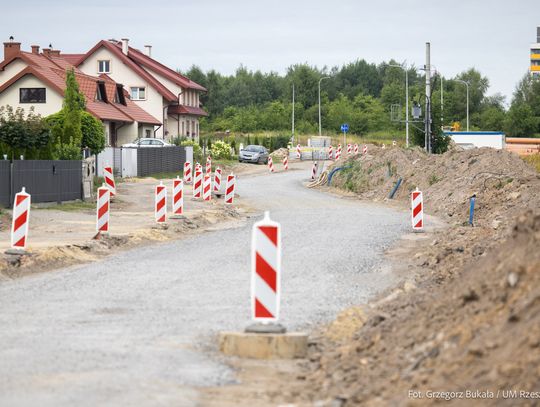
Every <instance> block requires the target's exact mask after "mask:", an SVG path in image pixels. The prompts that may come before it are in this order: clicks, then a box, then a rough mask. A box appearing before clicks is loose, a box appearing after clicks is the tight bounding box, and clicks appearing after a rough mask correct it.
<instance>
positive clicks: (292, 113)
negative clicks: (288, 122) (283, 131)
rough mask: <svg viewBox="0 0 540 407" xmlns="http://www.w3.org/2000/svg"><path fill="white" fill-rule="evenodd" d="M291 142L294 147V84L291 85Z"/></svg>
mask: <svg viewBox="0 0 540 407" xmlns="http://www.w3.org/2000/svg"><path fill="white" fill-rule="evenodd" d="M292 142H293V145H294V83H293V84H292Z"/></svg>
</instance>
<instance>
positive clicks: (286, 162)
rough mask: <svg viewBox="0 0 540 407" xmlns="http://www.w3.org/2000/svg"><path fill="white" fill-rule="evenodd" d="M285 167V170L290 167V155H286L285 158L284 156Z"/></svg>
mask: <svg viewBox="0 0 540 407" xmlns="http://www.w3.org/2000/svg"><path fill="white" fill-rule="evenodd" d="M283 169H284V170H285V171H287V170H288V169H289V157H288V156H285V158H283Z"/></svg>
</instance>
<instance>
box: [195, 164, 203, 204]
mask: <svg viewBox="0 0 540 407" xmlns="http://www.w3.org/2000/svg"><path fill="white" fill-rule="evenodd" d="M201 170H202V168H198V169H196V170H195V177H194V178H193V198H195V199H199V198H200V197H201V196H202V171H201Z"/></svg>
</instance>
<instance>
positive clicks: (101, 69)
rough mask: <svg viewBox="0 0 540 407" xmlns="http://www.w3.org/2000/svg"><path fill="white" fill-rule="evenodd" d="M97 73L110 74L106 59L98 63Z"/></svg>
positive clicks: (108, 62)
mask: <svg viewBox="0 0 540 407" xmlns="http://www.w3.org/2000/svg"><path fill="white" fill-rule="evenodd" d="M98 73H111V61H109V60H108V59H106V60H102V61H98Z"/></svg>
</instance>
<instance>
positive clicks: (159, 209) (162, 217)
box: [154, 182, 167, 223]
mask: <svg viewBox="0 0 540 407" xmlns="http://www.w3.org/2000/svg"><path fill="white" fill-rule="evenodd" d="M155 197H156V204H155V207H154V215H155V218H156V222H157V223H163V222H165V221H166V220H167V187H166V186H165V185H163V182H160V183H159V185H156V191H155Z"/></svg>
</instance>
